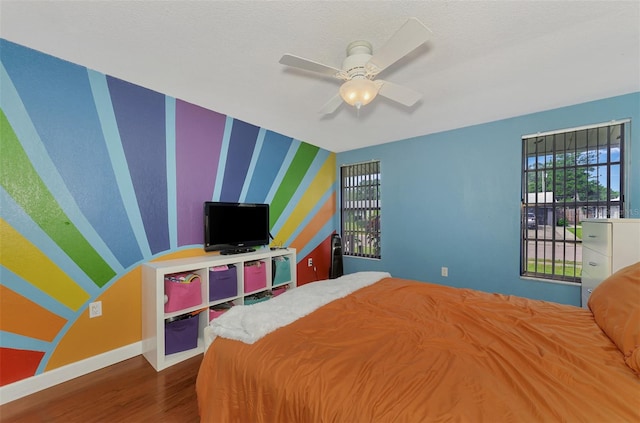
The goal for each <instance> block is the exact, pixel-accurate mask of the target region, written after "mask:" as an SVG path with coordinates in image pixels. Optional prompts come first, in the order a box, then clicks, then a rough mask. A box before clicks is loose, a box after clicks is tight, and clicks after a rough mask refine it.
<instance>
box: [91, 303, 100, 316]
mask: <svg viewBox="0 0 640 423" xmlns="http://www.w3.org/2000/svg"><path fill="white" fill-rule="evenodd" d="M100 316H102V301H96V302H94V303H91V304H89V318H90V319H93V318H94V317H100Z"/></svg>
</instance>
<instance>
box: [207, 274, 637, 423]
mask: <svg viewBox="0 0 640 423" xmlns="http://www.w3.org/2000/svg"><path fill="white" fill-rule="evenodd" d="M364 279H366V281H364V282H363V280H364ZM354 280H355V282H354ZM347 286H348V287H349V288H345V287H347ZM345 289H346V292H345ZM309 302H311V303H312V304H310V305H309V304H308V303H309ZM299 306H300V307H299ZM589 307H590V309H585V308H578V307H573V306H567V305H561V304H556V303H551V302H544V301H536V300H530V299H525V298H520V297H515V296H506V295H501V294H489V293H485V292H481V291H475V290H470V289H460V288H452V287H447V286H442V285H436V284H431V283H424V282H416V281H411V280H405V279H399V278H393V277H390V276H389V275H388V274H384V273H378V272H364V273H362V274H360V273H359V274H354V275H347V276H343V277H342V278H339V279H334V280H330V281H322V282H314V283H312V284H308V285H304V286H302V287H300V288H297V289H294V290H291V291H289V292H287V293H285V294H282V295H280V296H279V297H277V298H273V299H272V300H269V301H267V302H264V303H260V304H255V305H251V306H238V307H234V308H232V309H231V310H230V311H229V312H227V313H226V314H225V315H223V316H221V317H220V318H218V319H215V320H213V322H212V325H211V326H209V327H207V330H206V333H207V336H210V337H212V338H213V342H211V344H210V346H209V347H208V348H207V351H206V353H205V356H204V358H203V362H202V365H201V368H200V371H199V374H198V378H197V382H196V391H197V395H198V406H199V411H200V416H201V420H202V421H204V422H386V421H394V422H396V421H398V422H430V421H458V422H466V421H468V422H481V421H487V422H543V421H544V422H550V421H565V422H573V421H576V422H640V378H639V375H640V347H639V345H640V262H639V263H637V264H635V265H632V266H629V267H627V268H625V269H622V270H620V271H619V272H617V273H616V274H614V275H613V276H611V277H610V278H609V279H607V280H606V281H605V282H603V283H602V284H600V285H599V286H598V287H597V288H596V289H595V290H594V292H593V293H592V295H591V297H590V300H589ZM234 309H237V310H235V311H234ZM232 311H234V314H231V312H232ZM283 316H284V317H283Z"/></svg>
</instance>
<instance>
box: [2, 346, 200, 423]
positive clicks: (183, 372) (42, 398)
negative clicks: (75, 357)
mask: <svg viewBox="0 0 640 423" xmlns="http://www.w3.org/2000/svg"><path fill="white" fill-rule="evenodd" d="M201 362H202V354H201V355H199V356H196V357H193V358H191V359H189V360H185V361H184V362H182V363H179V364H176V365H175V366H172V367H169V368H168V369H165V370H163V371H161V372H156V371H155V369H154V368H153V367H151V365H150V364H149V363H148V362H147V361H146V360H145V359H144V357H142V356H138V357H134V358H131V359H129V360H126V361H123V362H121V363H117V364H114V365H112V366H109V367H106V368H104V369H101V370H98V371H95V372H93V373H90V374H88V375H84V376H81V377H78V378H76V379H73V380H70V381H68V382H64V383H61V384H59V385H56V386H53V387H51V388H48V389H45V390H43V391H40V392H36V393H35V394H32V395H29V396H27V397H24V398H20V399H18V400H15V401H12V402H10V403H7V404H5V405H3V406H0V421H1V422H3V423H5V422H6V423H10V422H20V423H23V422H26V423H30V422H47V423H49V422H52V423H55V422H61V423H62V422H64V423H74V422H83V423H85V422H87V423H88V422H110V423H111V422H114V423H129V422H169V423H171V422H179V423H183V422H185V423H190V422H198V421H200V418H199V416H198V403H197V398H196V390H195V386H196V377H197V375H198V369H199V368H200V363H201Z"/></svg>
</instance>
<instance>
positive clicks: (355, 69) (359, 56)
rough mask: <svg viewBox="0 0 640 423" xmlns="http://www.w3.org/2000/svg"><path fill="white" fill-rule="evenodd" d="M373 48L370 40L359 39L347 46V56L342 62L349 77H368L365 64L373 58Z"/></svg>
mask: <svg viewBox="0 0 640 423" xmlns="http://www.w3.org/2000/svg"><path fill="white" fill-rule="evenodd" d="M372 53H373V48H372V47H371V43H369V42H368V41H363V40H358V41H354V42H352V43H350V44H349V45H348V46H347V57H346V58H345V59H344V61H343V62H342V70H343V71H344V72H345V73H346V76H347V79H348V80H350V79H354V78H368V77H369V76H368V74H367V71H366V68H365V65H366V64H367V62H368V61H369V59H371V55H372Z"/></svg>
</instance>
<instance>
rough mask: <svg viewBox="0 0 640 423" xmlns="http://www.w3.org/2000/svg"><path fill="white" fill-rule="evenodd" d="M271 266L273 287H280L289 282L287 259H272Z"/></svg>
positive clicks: (289, 273)
mask: <svg viewBox="0 0 640 423" xmlns="http://www.w3.org/2000/svg"><path fill="white" fill-rule="evenodd" d="M271 265H272V269H273V272H272V273H273V285H280V284H282V283H286V282H289V281H290V280H291V263H290V261H289V257H274V258H273V259H272V262H271Z"/></svg>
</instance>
